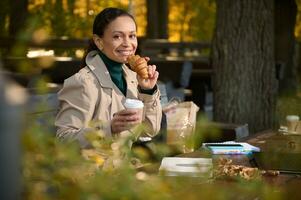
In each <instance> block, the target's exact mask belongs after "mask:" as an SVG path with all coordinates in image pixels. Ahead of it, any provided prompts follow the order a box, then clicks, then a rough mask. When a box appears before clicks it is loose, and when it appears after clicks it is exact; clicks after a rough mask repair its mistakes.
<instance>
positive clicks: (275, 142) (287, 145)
mask: <svg viewBox="0 0 301 200" xmlns="http://www.w3.org/2000/svg"><path fill="white" fill-rule="evenodd" d="M239 142H247V143H249V144H252V145H254V146H257V147H260V149H261V151H262V152H267V153H270V154H268V155H273V156H280V158H282V159H284V160H285V159H286V161H287V160H289V159H297V161H298V162H299V163H297V164H298V166H301V164H300V162H301V136H299V135H282V134H280V133H278V132H276V131H273V130H267V131H264V132H260V133H258V134H255V135H251V136H249V137H246V138H244V139H241V140H240V141H239ZM179 156H181V157H203V156H207V155H206V154H205V155H204V152H202V151H195V152H192V153H185V154H181V155H179ZM220 157H225V158H228V159H231V160H233V164H238V165H244V166H249V167H254V166H253V164H252V157H250V156H246V155H213V156H212V159H213V163H215V161H216V160H217V159H219V158H220ZM266 159H267V160H268V161H270V162H272V161H273V160H272V158H271V157H268V158H266ZM250 161H251V162H250ZM267 163H269V162H267ZM271 164H273V163H271ZM271 167H272V168H273V166H272V165H271ZM298 169H299V168H298ZM300 171H301V167H300ZM262 180H263V181H264V182H266V183H268V185H269V186H271V187H275V188H277V189H279V190H281V191H283V193H284V195H285V196H286V197H290V198H291V199H301V192H300V188H301V173H285V172H280V174H279V175H277V176H263V179H262Z"/></svg>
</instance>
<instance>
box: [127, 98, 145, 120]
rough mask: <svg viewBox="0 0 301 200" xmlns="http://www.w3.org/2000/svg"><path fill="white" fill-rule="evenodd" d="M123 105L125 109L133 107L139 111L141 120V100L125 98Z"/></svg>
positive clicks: (142, 105)
mask: <svg viewBox="0 0 301 200" xmlns="http://www.w3.org/2000/svg"><path fill="white" fill-rule="evenodd" d="M124 107H125V108H126V109H134V110H137V111H138V112H139V115H140V119H141V120H140V121H142V120H143V107H144V104H143V102H142V101H140V100H138V99H126V100H125V102H124Z"/></svg>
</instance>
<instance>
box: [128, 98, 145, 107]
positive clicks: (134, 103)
mask: <svg viewBox="0 0 301 200" xmlns="http://www.w3.org/2000/svg"><path fill="white" fill-rule="evenodd" d="M124 107H126V108H143V107H144V104H143V102H142V101H140V100H138V99H126V100H125V103H124Z"/></svg>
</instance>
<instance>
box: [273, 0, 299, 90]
mask: <svg viewBox="0 0 301 200" xmlns="http://www.w3.org/2000/svg"><path fill="white" fill-rule="evenodd" d="M296 17H297V4H296V2H295V0H286V1H283V0H275V59H276V66H277V69H278V73H277V74H278V79H279V92H280V93H282V94H286V93H291V94H296V92H297V87H298V77H297V65H294V62H293V58H294V55H295V53H296V52H295V43H296V41H295V36H294V30H295V24H296Z"/></svg>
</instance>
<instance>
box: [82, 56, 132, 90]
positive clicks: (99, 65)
mask: <svg viewBox="0 0 301 200" xmlns="http://www.w3.org/2000/svg"><path fill="white" fill-rule="evenodd" d="M86 63H87V66H88V67H89V69H90V70H91V71H92V72H93V73H94V75H95V76H96V78H97V80H98V82H99V84H100V85H101V86H102V87H106V88H112V89H113V88H114V83H113V81H112V79H111V76H110V72H109V70H108V69H107V67H106V65H105V64H104V62H103V61H102V59H101V57H100V56H99V55H98V52H97V51H96V50H94V51H90V52H89V53H88V55H87V57H86ZM122 69H123V74H124V77H125V80H126V81H127V87H130V85H131V83H133V82H134V81H135V80H136V76H135V74H134V72H132V71H131V70H130V69H129V68H128V67H127V66H126V65H125V64H123V65H122Z"/></svg>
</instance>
